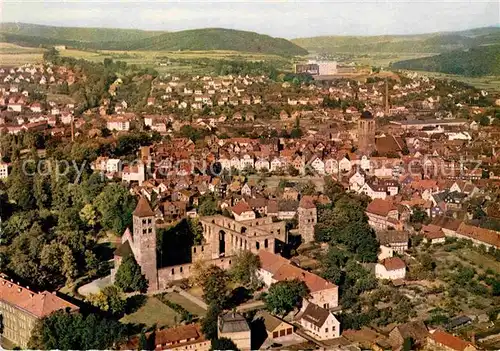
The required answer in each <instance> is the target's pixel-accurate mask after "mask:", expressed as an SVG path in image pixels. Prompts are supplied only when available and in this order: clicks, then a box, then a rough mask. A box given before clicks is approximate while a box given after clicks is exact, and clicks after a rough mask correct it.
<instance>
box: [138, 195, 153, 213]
mask: <svg viewBox="0 0 500 351" xmlns="http://www.w3.org/2000/svg"><path fill="white" fill-rule="evenodd" d="M133 215H134V216H137V217H153V216H154V215H155V213H154V212H153V210H152V209H151V206H149V203H148V200H146V198H145V197H144V196H141V198H140V199H139V202H138V203H137V207H136V208H135V210H134V212H133Z"/></svg>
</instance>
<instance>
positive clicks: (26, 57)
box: [0, 43, 44, 67]
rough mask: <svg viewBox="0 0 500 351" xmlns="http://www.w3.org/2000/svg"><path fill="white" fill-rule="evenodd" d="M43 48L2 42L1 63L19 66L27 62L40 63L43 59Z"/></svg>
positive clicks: (0, 44) (0, 45)
mask: <svg viewBox="0 0 500 351" xmlns="http://www.w3.org/2000/svg"><path fill="white" fill-rule="evenodd" d="M43 51H44V50H43V49H39V48H25V47H22V46H18V45H14V44H9V43H0V65H2V66H8V67H10V66H19V65H22V64H25V63H39V62H41V61H42V55H43Z"/></svg>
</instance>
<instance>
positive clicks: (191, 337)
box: [120, 324, 211, 351]
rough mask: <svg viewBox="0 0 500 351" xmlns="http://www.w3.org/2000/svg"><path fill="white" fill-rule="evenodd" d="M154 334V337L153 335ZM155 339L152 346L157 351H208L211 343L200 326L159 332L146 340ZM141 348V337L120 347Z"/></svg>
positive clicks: (188, 326)
mask: <svg viewBox="0 0 500 351" xmlns="http://www.w3.org/2000/svg"><path fill="white" fill-rule="evenodd" d="M153 334H154V335H153ZM151 337H154V341H152V344H154V345H155V350H156V351H159V350H178V351H188V350H193V351H194V350H196V351H208V350H210V346H211V342H210V340H207V339H206V338H205V336H204V335H203V333H202V332H201V326H200V325H199V324H188V325H181V326H178V327H174V328H168V329H162V330H157V331H155V332H154V333H153V332H149V333H146V338H147V339H149V338H151ZM138 347H139V337H134V338H132V339H130V340H129V341H128V342H127V343H126V344H124V345H122V347H120V349H121V350H137V349H138Z"/></svg>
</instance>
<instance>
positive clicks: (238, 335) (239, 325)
mask: <svg viewBox="0 0 500 351" xmlns="http://www.w3.org/2000/svg"><path fill="white" fill-rule="evenodd" d="M217 337H218V338H228V339H231V340H232V341H233V342H234V344H235V345H236V347H237V348H238V349H240V350H242V351H243V350H250V349H251V337H250V327H249V325H248V323H247V321H246V319H245V317H243V316H242V315H241V314H239V313H236V312H227V313H223V314H221V315H220V316H219V318H218V323H217Z"/></svg>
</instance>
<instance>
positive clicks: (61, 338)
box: [28, 311, 125, 350]
mask: <svg viewBox="0 0 500 351" xmlns="http://www.w3.org/2000/svg"><path fill="white" fill-rule="evenodd" d="M124 335H125V326H124V325H122V324H120V322H117V321H115V320H111V319H106V318H102V317H99V316H98V315H96V314H88V315H86V316H84V315H82V314H81V313H78V312H76V313H67V312H64V311H57V312H54V313H53V314H51V315H50V316H48V317H45V318H43V319H40V320H39V321H38V322H37V323H36V325H35V328H34V329H33V331H32V333H31V339H30V340H29V343H28V348H30V349H37V350H54V349H59V350H104V349H111V348H112V347H113V346H114V345H115V344H116V343H117V342H118V341H120V340H121V339H122V338H123V336H124Z"/></svg>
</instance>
